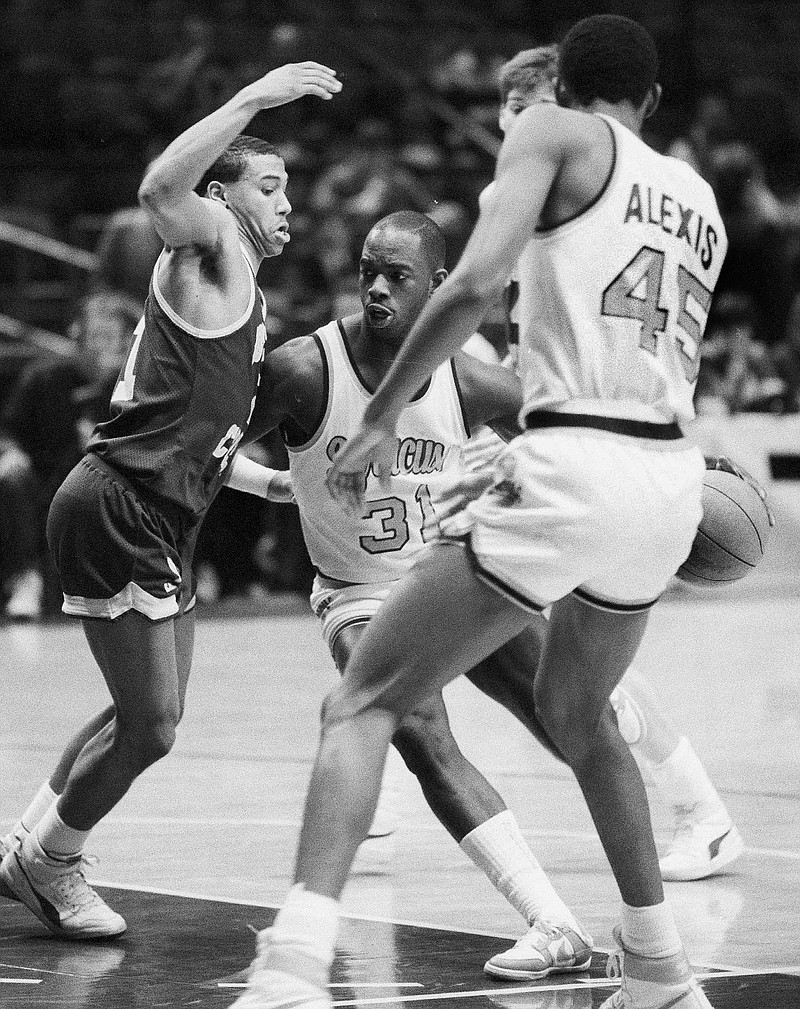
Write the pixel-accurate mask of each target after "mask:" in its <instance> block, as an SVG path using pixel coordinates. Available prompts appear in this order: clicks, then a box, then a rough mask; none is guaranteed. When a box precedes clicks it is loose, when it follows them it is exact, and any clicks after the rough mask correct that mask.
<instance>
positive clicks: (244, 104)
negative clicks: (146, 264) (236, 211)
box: [139, 61, 342, 249]
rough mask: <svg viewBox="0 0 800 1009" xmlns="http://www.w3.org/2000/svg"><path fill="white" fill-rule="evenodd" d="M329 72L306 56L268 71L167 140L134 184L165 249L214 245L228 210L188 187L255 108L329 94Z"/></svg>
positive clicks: (333, 83)
mask: <svg viewBox="0 0 800 1009" xmlns="http://www.w3.org/2000/svg"><path fill="white" fill-rule="evenodd" d="M335 75H336V71H335V70H331V69H330V67H325V66H323V65H322V64H320V63H313V62H311V61H307V62H305V63H289V64H287V65H286V66H284V67H279V68H278V69H277V70H271V71H270V72H269V73H268V74H266V75H265V76H264V77H262V78H260V79H259V80H257V81H255V82H254V83H253V84H249V85H248V86H247V87H245V88H242V90H241V91H239V92H238V94H236V95H234V96H233V98H231V100H230V101H228V102H226V103H225V104H224V105H223V106H222V107H221V108H219V109H217V110H216V111H215V112H212V113H211V114H210V115H208V116H206V117H205V119H202V120H201V121H200V122H199V123H195V124H194V126H190V127H189V129H188V130H186V131H185V132H184V133H182V134H181V135H180V136H179V137H177V138H176V139H175V140H173V141H172V143H171V144H170V145H169V146H168V147H167V148H166V150H165V151H164V152H163V154H161V155H160V156H159V157H158V158H157V159H156V160H155V161H154V162H153V164H152V165H151V166H150V168H149V170H148V172H147V174H146V175H145V177H144V179H143V181H142V184H141V186H140V188H139V201H140V203H141V204H142V206H143V207H144V209H145V210H146V211H147V213H148V215H149V216H150V218H151V220H152V222H153V225H154V227H155V229H156V231H157V232H158V233H159V235H160V236H161V238H162V239H163V240H164V243H165V244H166V245H167V246H168V247H169V248H173V249H174V248H181V247H183V246H187V245H195V246H198V247H200V248H213V247H215V246H216V245H217V243H218V241H219V238H220V233H221V229H223V228H225V227H230V226H231V224H230V215H228V214H227V213H226V212H225V208H224V207H223V206H218V205H216V204H215V203H214V202H212V201H211V200H206V199H203V198H201V197H200V196H198V195H197V193H195V192H194V188H195V186H197V184H198V183H199V182H200V179H201V178H202V177H203V173H204V172H205V171H206V169H207V168H209V166H210V165H212V164H213V163H214V161H215V160H216V159H217V158H218V157H219V155H220V154H221V153H222V152H223V151H224V150H225V148H226V147H227V146H228V145H229V144H230V143H231V141H232V140H234V139H235V138H236V137H237V136H238V135H239V134H240V133H241V132H242V130H243V129H244V128H245V127H246V126H247V124H248V123H249V122H250V120H251V119H252V118H253V116H255V114H256V113H257V112H260V111H261V110H262V109H271V108H274V107H275V106H277V105H285V104H286V103H287V102H292V101H294V100H295V99H297V98H301V97H302V96H303V95H317V96H318V97H320V98H325V99H329V98H332V97H333V95H334V94H335V93H336V92H338V91H341V88H342V85H341V83H340V82H339V81H338V80H336V76H335Z"/></svg>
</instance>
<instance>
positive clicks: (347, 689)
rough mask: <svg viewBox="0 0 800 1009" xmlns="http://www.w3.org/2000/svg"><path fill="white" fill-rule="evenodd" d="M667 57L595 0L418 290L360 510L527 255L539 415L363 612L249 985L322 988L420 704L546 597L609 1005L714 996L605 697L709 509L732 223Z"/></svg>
mask: <svg viewBox="0 0 800 1009" xmlns="http://www.w3.org/2000/svg"><path fill="white" fill-rule="evenodd" d="M657 72H658V60H657V54H656V51H655V46H654V44H653V41H652V39H651V37H650V36H649V35H648V34H647V32H646V31H644V29H643V28H642V27H641V26H640V25H638V24H637V23H636V22H633V21H630V20H629V19H627V18H621V17H616V16H611V15H602V16H596V17H591V18H587V19H585V20H583V21H581V22H579V23H578V24H577V25H576V26H575V27H573V28H572V29H571V30H570V32H569V33H568V34H567V37H566V38H565V40H564V42H563V43H562V46H561V50H560V67H559V78H558V83H557V95H558V100H559V106H558V107H557V106H552V105H546V104H542V105H536V106H532V107H531V108H529V109H526V110H525V112H523V113H521V115H520V116H519V117H518V120H517V123H516V124H515V126H514V128H513V129H512V130H511V131H510V132H509V135H508V136H507V137H506V141H505V143H504V145H503V149H502V151H501V154H500V158H499V161H498V167H497V176H496V178H497V188H496V192H495V197H494V199H493V200H492V201H491V204H490V207H489V208H488V210H487V211H486V212H484V213H482V214H481V216H480V218H479V220H478V223H477V225H476V228H475V231H474V233H473V235H472V237H471V238H470V241H469V243H468V244H467V247H466V249H465V251H464V254H463V256H462V258H461V260H460V262H459V264H458V266H457V267H456V269H455V270H454V272H453V274H452V275H451V276H450V277H449V278H448V279H447V280H446V281H445V282H444V284H443V285H442V287H441V288H440V290H439V292H438V293H437V296H436V297H435V298H432V299H431V300H430V301H429V302H428V304H427V305H426V306H425V308H424V309H423V311H422V314H421V316H420V318H419V320H418V322H417V323H416V324H415V326H414V328H413V330H412V332H411V334H410V336H409V338H408V340H407V341H406V343H405V344H404V346H403V348H402V350H401V351H400V353H399V354H398V356H397V359H396V360H395V363H394V364H393V365H392V367H391V368H390V370H389V372H388V374H387V376H386V378H385V379H384V380H383V382H382V383H381V385H380V387H379V388H378V390H377V392H376V393H375V396H374V397H373V399H372V400H371V401H370V403H369V404H368V406H367V408H366V410H365V414H364V422H363V424H362V429H361V430H360V431H359V433H358V434H357V435H356V436H355V437H354V438H352V439H350V441H349V442H348V444H347V445H346V446H345V447H344V448H343V449H342V450H341V452H340V453H339V455H338V457H337V459H336V461H335V462H334V464H333V466H332V467H331V471H330V473H329V476H328V484H329V487H330V488H331V490H332V493H334V495H335V496H337V497H338V498H340V499H341V500H342V502H343V504H344V505H345V506H346V507H347V508H349V509H351V510H353V511H356V512H358V511H360V509H361V508H362V501H363V496H364V491H365V484H366V475H367V474H368V473H369V472H370V469H372V471H374V472H375V473H377V474H379V475H380V477H381V478H382V479H383V480H384V481H386V480H388V478H389V475H390V473H391V469H392V465H393V461H394V459H395V457H396V445H397V434H396V430H395V429H396V424H397V420H398V417H399V416H400V414H401V411H402V409H403V407H404V405H405V404H406V403H407V402H408V401H409V400H410V399H411V397H412V396H413V395H414V393H415V392H416V391H417V390H418V389H420V388H421V386H422V385H423V383H424V382H425V380H426V379H427V378H428V377H429V376H430V374H431V373H432V371H433V370H434V369H435V368H436V367H437V366H438V365H439V364H440V363H442V362H443V361H445V360H446V359H447V358H449V357H450V356H451V355H452V354H453V353H454V352H455V351H456V350H457V348H458V347H459V346H461V345H462V344H463V343H464V341H465V340H466V339H467V338H468V336H469V335H470V334H471V333H472V332H473V331H474V330H475V329H476V327H477V326H478V324H479V323H480V321H481V319H482V317H483V313H484V311H485V309H486V306H487V304H488V303H489V302H490V301H491V299H492V298H493V297H495V296H496V294H497V293H498V292H499V290H500V289H501V288H502V286H503V284H504V283H505V281H506V280H507V278H508V277H509V275H510V274H511V272H512V270H513V269H514V267H515V265H516V264H518V268H519V279H520V360H519V367H520V371H521V377H522V381H523V389H524V406H523V410H522V412H521V421H522V422H523V425H524V427H525V429H526V430H525V433H524V434H522V435H521V436H519V437H518V438H516V439H514V441H513V442H512V443H511V444H510V445H509V446H508V448H507V449H506V451H505V452H504V453H503V455H502V456H501V457H500V459H499V460H498V463H497V473H496V481H495V483H494V484H493V485H492V486H491V487H490V488H489V489H488V490H487V491H486V492H485V493H484V494H483V495H482V496H481V497H480V498H479V499H478V500H477V501H476V502H474V503H473V504H472V505H470V512H471V515H472V518H473V527H472V529H471V531H470V533H469V535H468V536H467V537H466V538H465V539H464V540H463V541H462V542H461V543H458V544H455V543H453V544H443V545H442V546H438V547H436V548H435V549H431V550H427V551H424V552H423V553H422V554H421V557H420V560H419V561H418V562H417V564H416V565H415V566H414V568H412V569H411V571H410V572H409V573H408V575H406V576H405V577H404V578H403V579H402V580H401V582H400V583H399V585H398V586H397V587H396V588H395V589H394V590H393V591H392V593H391V595H390V597H389V599H388V600H387V601H386V603H385V604H384V605H383V606H382V607H381V609H380V611H379V612H378V613H377V614H376V616H375V617H374V618H373V619H372V620H371V621H370V624H369V625H368V627H367V628H366V630H365V631H364V634H363V635H362V637H361V638H360V640H359V642H358V644H357V645H356V648H355V650H354V651H353V654H352V656H351V657H350V661H349V663H348V666H347V669H346V671H345V674H344V676H343V677H342V680H341V682H340V684H339V685H338V686H337V687H336V688H334V690H333V692H332V694H331V695H330V697H329V698H328V700H327V702H326V705H325V710H324V715H323V727H322V736H321V740H320V747H319V751H318V754H317V760H316V763H315V767H314V772H313V774H312V780H311V784H310V788H309V794H308V799H307V803H306V810H305V816H304V822H303V829H302V832H301V837H300V843H299V850H298V858H297V864H296V871H295V882H296V885H295V886H294V887H293V888H292V890H291V892H290V893H289V895H288V897H287V900H286V903H285V905H284V907H283V908H282V909H281V911H280V912H279V914H278V916H277V918H276V921H275V924H274V926H273V928H272V929H271V930H270V932H269V933H268V934H267V935H264V936H262V937H260V943H259V947H260V948H259V952H258V955H257V957H256V959H255V961H254V964H253V968H252V971H251V975H250V988H249V990H248V991H247V992H246V993H245V994H244V995H243V996H242V997H241V998H240V999H238V1000H237V1002H236V1005H237V1006H238V1007H239V1009H245V1007H247V1009H253V1007H256V1006H258V1007H262V1009H263V1007H266V1006H278V1005H284V1006H286V1005H289V1004H291V1005H293V1006H298V1005H306V1006H315V1007H319V1009H322V1007H327V1006H329V1005H330V997H329V995H328V992H327V990H326V984H325V983H326V980H327V973H328V969H329V966H330V963H331V961H332V958H333V951H334V942H335V936H336V926H337V916H338V900H339V897H340V894H341V890H342V888H343V886H344V884H345V882H346V879H347V874H348V870H349V867H350V864H351V863H352V859H353V856H354V854H355V851H356V848H357V846H358V843H359V841H360V840H361V839H362V838H363V836H364V835H365V833H366V831H367V828H368V826H369V823H370V820H371V816H372V812H373V810H374V808H375V802H376V798H377V792H378V789H379V784H380V774H381V768H382V766H383V763H384V760H385V755H386V750H387V748H388V746H389V742H390V740H391V738H392V735H393V734H394V732H395V731H396V729H397V726H398V725H399V724H400V723H401V721H402V719H403V717H404V716H405V714H406V713H407V712H408V711H409V710H411V708H413V706H414V705H415V704H416V703H418V701H419V700H420V699H421V698H423V697H425V696H427V695H428V694H430V693H432V692H434V691H438V690H440V689H441V688H442V686H443V685H444V684H446V683H447V682H449V681H450V680H452V679H453V678H454V677H455V676H457V675H459V674H460V673H463V672H465V671H466V670H467V669H469V668H470V667H471V666H473V665H474V664H475V662H476V661H479V660H480V659H482V658H483V657H484V656H486V655H489V654H490V653H491V652H493V651H494V650H495V649H496V648H498V646H499V645H501V644H502V643H503V642H505V641H507V640H508V639H509V638H511V637H512V636H513V635H515V634H517V633H519V631H520V630H521V629H522V627H524V626H525V624H526V622H527V621H528V619H529V616H528V615H529V614H530V613H537V612H540V611H541V610H542V609H543V608H544V607H547V606H551V607H552V609H551V615H550V621H549V623H548V629H547V640H546V642H545V646H544V651H543V654H542V657H541V660H540V663H539V667H538V670H537V672H536V677H535V684H534V692H535V697H536V715H537V717H538V718H539V719H540V720H541V721H542V723H543V725H544V727H545V729H546V731H547V733H548V735H549V736H550V739H551V740H552V742H553V744H554V745H555V746H556V747H557V749H558V750H559V751H560V753H561V754H562V755H563V757H564V758H565V759H566V761H567V762H568V763H569V765H570V767H571V768H572V770H573V772H574V773H575V775H576V778H577V780H578V782H579V784H580V787H581V789H582V791H583V793H584V796H585V798H586V801H587V805H588V808H589V811H590V813H591V815H592V817H593V819H594V822H595V825H596V827H597V830H598V834H599V836H600V839H601V841H602V844H603V848H604V850H605V853H606V855H607V857H608V859H609V862H610V865H611V868H612V871H613V873H614V876H615V879H616V882H617V885H618V887H619V890H620V894H621V897H622V902H623V903H622V908H621V927H620V928H619V930H618V931H617V932H616V934H617V937H618V939H619V942H620V946H621V948H622V950H621V952H622V951H624V955H620V956H615V957H612V958H611V964H612V967H613V966H614V965H616V966H617V967H618V968H619V970H620V972H621V975H622V981H621V988H620V989H619V990H618V991H616V992H614V994H612V996H611V997H610V998H609V999H608V1000H606V1002H604V1003H603V1005H604V1007H605V1009H612V1007H613V1009H623V1007H625V1009H628V1007H636V1009H667V1007H670V1009H703V1007H708V1006H709V1005H710V1003H709V1002H708V999H707V998H706V996H705V995H704V993H703V991H702V989H701V988H700V986H699V985H698V984H697V982H696V981H695V979H694V978H693V976H692V972H691V968H690V966H689V962H688V960H687V958H686V955H685V953H684V951H683V947H682V944H681V940H680V937H679V934H678V931H677V928H676V926H675V922H674V919H673V917H672V913H671V910H670V909H669V908H668V907H667V905H666V904H665V902H664V891H663V884H662V881H661V877H660V873H659V866H658V857H657V854H656V850H655V844H654V842H653V834H652V827H651V824H650V818H649V811H648V807H647V798H646V794H645V791H644V786H643V782H642V778H641V774H640V772H639V769H638V767H637V765H636V762H635V761H634V759H633V757H632V756H631V754H630V751H629V749H628V747H627V746H626V744H625V742H624V740H623V738H622V736H621V735H620V733H619V731H618V729H617V724H616V719H615V717H614V714H613V711H612V708H611V706H610V704H609V703H608V697H609V695H610V693H611V691H612V690H613V688H614V687H615V686H616V684H617V683H618V682H619V680H620V678H621V677H622V675H623V673H624V672H625V670H626V669H627V667H628V666H629V665H630V663H631V661H632V659H633V657H634V655H635V653H636V650H637V649H638V647H639V644H640V643H641V640H642V637H643V635H644V632H645V628H646V625H647V618H648V614H649V611H650V609H651V607H652V605H653V604H654V603H655V602H656V601H657V599H658V597H659V596H660V595H661V593H662V592H663V590H664V588H665V587H666V585H667V583H668V581H669V579H670V578H671V577H672V575H673V573H674V572H675V571H676V570H677V568H678V567H679V566H680V565H681V563H682V562H683V561H684V560H685V558H686V556H687V555H688V553H689V550H690V548H691V545H692V541H693V539H694V536H695V534H696V531H697V525H698V522H699V520H700V517H701V493H702V481H703V473H704V469H705V465H704V460H703V457H702V454H701V453H700V451H699V450H698V449H697V448H696V447H694V446H692V445H690V444H689V443H688V442H687V441H686V440H685V439H684V437H683V435H682V432H681V427H680V424H681V422H686V421H689V420H691V418H692V416H693V406H692V394H693V391H694V385H695V380H696V375H697V369H698V366H699V351H700V348H699V344H700V341H701V339H702V334H703V328H704V324H705V320H706V313H707V311H708V306H709V303H710V300H711V296H712V293H713V289H714V286H715V284H716V281H717V279H718V276H719V271H720V267H721V264H722V260H723V258H724V255H725V251H726V246H727V240H726V237H725V231H724V228H723V225H722V221H721V219H720V216H719V211H718V209H717V206H716V201H715V199H714V196H713V193H712V191H711V189H710V188H709V187H708V185H707V184H706V183H705V182H704V181H703V180H702V179H701V178H700V177H699V176H697V175H696V174H695V173H694V172H693V171H692V170H691V169H690V168H689V167H688V166H686V165H682V164H680V163H679V162H677V161H675V160H672V159H669V158H665V157H663V156H661V155H659V154H657V153H656V152H654V151H652V150H650V149H649V148H648V147H647V146H646V145H645V144H644V143H643V142H642V140H641V138H640V133H641V128H642V124H643V122H644V120H645V118H646V117H647V116H648V115H650V114H651V113H652V112H653V111H654V109H655V107H656V105H657V103H658V99H659V95H660V88H659V86H658V84H657V83H656V79H657Z"/></svg>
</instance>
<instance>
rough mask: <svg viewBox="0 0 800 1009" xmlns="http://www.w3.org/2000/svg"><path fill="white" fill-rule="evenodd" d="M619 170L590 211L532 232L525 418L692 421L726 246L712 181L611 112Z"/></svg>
mask: <svg viewBox="0 0 800 1009" xmlns="http://www.w3.org/2000/svg"><path fill="white" fill-rule="evenodd" d="M601 118H602V119H603V120H604V121H605V122H606V123H607V124H608V126H609V128H610V129H611V132H612V135H613V139H614V164H613V168H612V171H611V174H610V177H609V179H608V182H607V184H606V186H605V188H604V189H603V191H602V192H601V194H600V195H599V197H598V198H597V199H596V200H595V201H594V203H593V204H592V205H591V206H590V207H589V208H588V209H586V210H585V211H584V212H583V213H581V214H580V215H578V216H577V217H576V218H574V219H573V220H571V221H567V222H566V223H564V224H561V225H558V226H557V227H555V228H553V229H549V230H542V231H537V233H536V235H535V236H534V237H533V238H532V239H531V240H530V241H529V242H528V244H527V246H526V247H525V249H524V250H523V253H522V255H521V257H520V259H519V263H518V266H517V272H518V276H519V282H520V296H519V321H520V357H519V370H520V376H521V378H522V383H523V391H524V407H523V411H522V417H523V423H524V417H525V415H526V414H527V413H529V412H530V411H532V410H567V411H571V412H578V413H594V414H604V415H610V416H615V417H625V418H630V419H633V420H644V421H654V422H656V423H660V422H661V423H663V422H665V421H666V422H672V421H675V420H678V421H688V420H691V419H692V418H693V417H694V407H693V403H692V398H693V394H694V387H695V382H696V379H697V372H698V368H699V365H700V341H701V339H702V335H703V330H704V328H705V323H706V319H707V316H708V309H709V306H710V304H711V296H712V293H713V291H714V287H715V285H716V283H717V279H718V277H719V273H720V268H721V266H722V261H723V258H724V256H725V252H726V249H727V238H726V235H725V229H724V227H723V224H722V219H721V217H720V214H719V210H718V209H717V203H716V200H715V198H714V194H713V192H712V190H711V187H710V186H709V185H708V183H707V182H706V181H705V180H704V179H702V178H701V177H700V176H699V175H698V174H697V173H696V172H695V171H694V170H693V169H692V168H690V167H689V166H688V165H686V164H685V163H684V162H682V161H678V160H677V159H674V158H669V157H665V156H664V155H662V154H658V153H657V152H656V151H654V150H652V149H651V148H650V147H648V146H647V145H646V144H645V143H644V142H643V141H642V140H640V139H639V137H637V136H636V135H635V134H634V133H632V132H631V131H630V130H628V129H627V128H626V127H624V126H622V125H621V124H620V123H618V122H617V121H616V120H614V119H612V118H611V117H608V116H602V117H601Z"/></svg>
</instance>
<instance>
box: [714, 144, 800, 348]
mask: <svg viewBox="0 0 800 1009" xmlns="http://www.w3.org/2000/svg"><path fill="white" fill-rule="evenodd" d="M709 164H710V170H711V180H712V184H713V186H714V191H715V193H716V196H717V203H718V204H719V209H720V213H721V214H722V218H723V220H724V222H725V229H726V231H727V233H728V242H729V246H728V254H727V256H726V257H725V262H724V264H723V267H722V273H721V275H720V279H719V283H718V284H717V297H720V296H721V295H722V294H724V293H726V292H735V293H738V294H744V295H746V296H747V297H748V298H750V299H751V301H752V304H753V306H754V308H755V311H756V316H755V330H754V336H755V338H756V339H757V340H759V341H761V342H762V343H765V344H767V345H768V346H772V345H775V344H777V343H779V342H781V341H782V340H783V339H784V337H785V334H786V325H787V322H788V318H789V311H790V309H791V305H792V300H793V296H794V290H793V279H792V266H791V258H790V256H789V252H788V245H787V236H786V224H785V220H784V217H785V210H784V208H783V205H782V204H781V203H780V202H779V201H778V200H777V199H776V197H775V195H774V193H773V192H772V191H771V190H770V188H769V186H768V185H767V183H766V181H765V178H764V170H763V166H762V164H761V161H760V159H759V157H758V155H757V154H756V152H755V151H754V150H753V149H752V148H751V147H748V146H747V145H746V144H742V143H738V142H737V143H731V144H723V145H722V146H720V147H717V148H715V149H714V150H713V151H711V154H710V158H709Z"/></svg>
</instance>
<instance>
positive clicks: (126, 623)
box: [83, 610, 180, 725]
mask: <svg viewBox="0 0 800 1009" xmlns="http://www.w3.org/2000/svg"><path fill="white" fill-rule="evenodd" d="M83 628H84V632H85V634H86V638H87V640H88V642H89V647H90V648H91V650H92V654H93V655H94V657H95V660H96V662H97V664H98V665H99V667H100V670H101V672H102V673H103V677H104V679H105V681H106V684H107V686H108V689H109V692H110V693H111V696H112V698H113V699H114V704H115V706H116V709H117V718H118V720H121V721H122V722H124V723H126V724H129V725H135V724H137V723H138V724H141V723H149V722H154V721H159V722H160V721H172V722H175V723H176V722H177V721H178V718H179V716H180V687H179V678H178V663H177V657H176V652H175V629H174V620H173V619H172V618H167V619H165V620H150V619H149V618H148V617H146V616H144V615H143V614H141V613H139V612H138V611H137V610H128V611H127V612H126V613H123V614H122V615H121V616H119V617H117V618H116V619H115V620H104V619H97V618H89V619H84V620H83Z"/></svg>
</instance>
